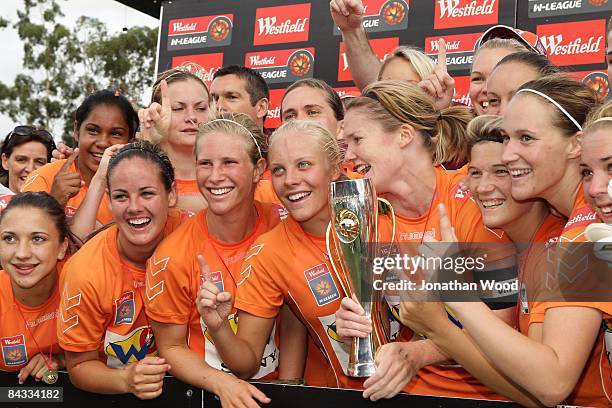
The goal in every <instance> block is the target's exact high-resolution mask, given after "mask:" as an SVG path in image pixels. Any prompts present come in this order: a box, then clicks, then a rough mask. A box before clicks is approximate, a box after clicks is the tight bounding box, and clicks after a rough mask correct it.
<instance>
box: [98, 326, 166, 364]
mask: <svg viewBox="0 0 612 408" xmlns="http://www.w3.org/2000/svg"><path fill="white" fill-rule="evenodd" d="M104 352H105V353H106V355H107V356H108V360H107V363H106V364H107V366H109V367H111V368H121V367H123V366H125V365H126V364H128V363H133V362H136V361H140V360H142V359H143V358H145V357H146V356H148V355H149V356H156V355H157V346H156V345H155V340H154V338H153V332H152V330H151V328H150V327H147V326H142V327H138V328H137V329H135V330H133V331H131V332H129V333H128V334H125V335H121V334H117V333H113V332H111V331H107V332H106V338H105V339H104Z"/></svg>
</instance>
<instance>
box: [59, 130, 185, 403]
mask: <svg viewBox="0 0 612 408" xmlns="http://www.w3.org/2000/svg"><path fill="white" fill-rule="evenodd" d="M105 175H106V179H107V185H108V190H109V195H110V209H111V211H112V215H113V221H114V222H115V223H114V225H112V226H110V227H109V228H107V229H105V230H103V231H101V232H99V233H98V234H97V235H95V236H94V237H93V238H91V239H90V240H89V241H87V242H86V243H85V245H83V247H82V248H81V249H80V250H79V251H78V252H77V253H76V254H75V255H74V256H73V257H72V258H71V259H70V260H69V261H68V262H67V263H66V266H65V268H64V274H63V276H62V279H61V283H60V286H61V288H62V303H61V305H62V307H61V308H60V315H61V316H62V318H61V319H60V320H59V324H58V339H59V344H60V346H61V347H62V348H63V349H64V350H66V367H67V368H68V373H69V374H70V381H71V382H72V383H73V384H74V385H75V386H77V387H79V388H82V389H84V390H87V391H91V392H97V393H102V394H123V393H132V394H134V395H135V396H137V397H138V398H141V399H149V398H155V397H156V396H158V395H159V394H160V393H161V391H162V385H163V378H164V375H165V373H166V372H167V371H168V370H169V369H170V366H169V365H168V364H166V362H165V360H164V359H162V358H158V357H156V355H157V347H156V344H155V340H154V339H153V333H152V331H151V328H150V325H149V319H148V318H147V317H146V315H145V311H144V301H143V296H144V293H142V292H143V291H144V289H143V286H144V275H145V263H146V261H147V259H148V258H149V257H150V256H151V255H152V254H153V251H154V250H155V248H156V247H157V245H158V244H159V242H160V241H161V240H162V239H163V238H164V237H165V236H167V235H168V234H169V233H170V232H172V231H173V230H174V229H175V228H176V227H177V226H178V225H179V224H180V222H181V221H183V220H184V219H186V218H187V217H186V215H185V214H183V213H181V212H180V211H178V210H175V209H173V208H172V207H173V206H174V205H175V204H176V185H175V182H174V169H173V168H172V164H171V163H170V160H169V159H168V156H167V155H166V154H165V153H164V152H163V151H162V150H161V149H159V147H157V146H154V145H152V144H151V143H149V142H146V141H137V142H134V143H131V144H128V145H126V146H124V147H123V148H121V150H119V151H118V152H117V153H116V154H115V156H114V157H113V158H112V159H111V160H110V162H109V164H108V171H106V172H105ZM75 294H76V295H77V296H78V298H79V302H78V304H76V305H74V307H73V306H70V305H72V304H73V303H71V299H72V298H73V296H75ZM75 322H76V324H75ZM116 368H122V369H120V370H116Z"/></svg>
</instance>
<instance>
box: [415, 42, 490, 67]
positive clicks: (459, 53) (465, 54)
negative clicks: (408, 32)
mask: <svg viewBox="0 0 612 408" xmlns="http://www.w3.org/2000/svg"><path fill="white" fill-rule="evenodd" d="M481 35H482V33H469V34H457V35H444V36H439V37H427V38H425V47H424V48H425V54H427V55H428V56H429V57H430V58H431V59H433V60H434V62H435V63H436V64H437V63H438V51H439V45H438V40H439V39H440V38H443V39H444V41H446V66H447V68H448V70H449V71H458V70H469V69H470V67H471V66H472V62H474V44H476V41H477V40H478V39H479V38H480V36H481Z"/></svg>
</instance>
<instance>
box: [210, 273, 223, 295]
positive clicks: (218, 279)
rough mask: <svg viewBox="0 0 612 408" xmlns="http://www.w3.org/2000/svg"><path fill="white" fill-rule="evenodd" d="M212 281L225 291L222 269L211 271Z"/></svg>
mask: <svg viewBox="0 0 612 408" xmlns="http://www.w3.org/2000/svg"><path fill="white" fill-rule="evenodd" d="M210 281H211V282H212V283H213V284H214V285H215V286H216V287H217V288H218V289H219V290H220V291H221V292H223V291H224V289H223V288H224V286H223V275H222V274H221V271H215V272H211V273H210Z"/></svg>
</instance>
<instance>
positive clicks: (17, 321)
mask: <svg viewBox="0 0 612 408" xmlns="http://www.w3.org/2000/svg"><path fill="white" fill-rule="evenodd" d="M58 305H59V291H58V290H57V288H56V289H55V291H54V292H53V294H52V295H51V297H49V299H48V300H47V301H46V302H45V303H43V304H42V305H40V306H37V307H27V306H25V305H22V304H20V303H18V302H17V300H16V299H15V297H14V296H13V288H12V286H11V278H10V277H9V274H8V273H7V272H5V271H0V322H1V323H0V347H1V348H2V360H1V361H0V370H1V371H19V370H20V369H21V368H23V367H25V366H26V364H27V363H28V361H30V359H31V358H32V357H34V356H35V355H36V354H39V353H42V354H43V355H44V356H46V357H48V356H49V353H51V354H58V353H60V352H61V350H60V347H59V345H58V342H57V334H56V329H55V328H56V324H57V322H56V318H57V307H58ZM24 318H25V321H24ZM26 326H27V327H26ZM32 336H34V338H32ZM39 346H40V349H39V348H38V347H39Z"/></svg>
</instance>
